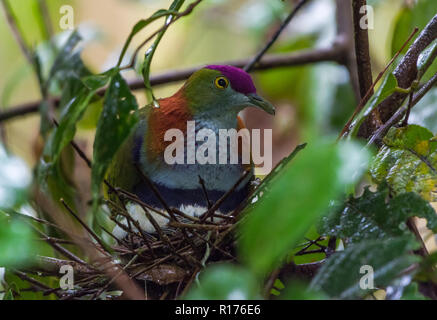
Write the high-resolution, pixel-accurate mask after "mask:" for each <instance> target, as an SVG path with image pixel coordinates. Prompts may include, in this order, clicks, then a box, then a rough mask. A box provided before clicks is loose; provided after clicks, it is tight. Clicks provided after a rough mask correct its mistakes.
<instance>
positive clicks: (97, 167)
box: [92, 73, 139, 200]
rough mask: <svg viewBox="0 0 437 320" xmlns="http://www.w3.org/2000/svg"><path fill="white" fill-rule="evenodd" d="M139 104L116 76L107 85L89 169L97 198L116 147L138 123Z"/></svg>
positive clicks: (120, 78) (118, 75)
mask: <svg viewBox="0 0 437 320" xmlns="http://www.w3.org/2000/svg"><path fill="white" fill-rule="evenodd" d="M138 120H139V116H138V104H137V101H136V99H135V96H133V95H132V93H131V91H130V89H129V86H128V85H127V83H126V81H125V80H124V79H123V78H122V76H121V75H120V74H119V73H117V74H116V75H115V76H114V77H113V78H112V79H111V82H110V84H109V88H108V90H107V91H106V94H105V100H104V103H103V111H102V114H101V116H100V119H99V122H98V125H97V131H96V137H95V140H94V155H93V168H92V192H93V198H94V200H96V199H97V197H98V195H99V191H100V185H101V183H102V181H103V177H104V175H105V173H106V170H107V168H108V166H109V164H110V163H111V160H112V158H113V157H114V155H115V153H116V152H117V150H118V148H119V147H120V146H121V144H122V143H123V142H124V140H125V139H126V138H127V137H128V136H129V134H130V133H131V131H132V129H133V128H134V127H135V124H136V123H137V122H138Z"/></svg>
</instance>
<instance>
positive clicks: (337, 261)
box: [310, 236, 419, 299]
mask: <svg viewBox="0 0 437 320" xmlns="http://www.w3.org/2000/svg"><path fill="white" fill-rule="evenodd" d="M414 249H417V243H416V242H415V240H414V238H413V237H412V236H402V237H397V238H392V239H388V240H385V241H384V243H383V245H381V240H365V241H362V242H360V243H356V244H352V245H350V246H348V247H347V248H346V249H345V250H344V251H338V252H336V253H334V254H333V255H332V256H331V257H330V258H329V259H327V261H326V262H325V263H324V264H323V266H322V267H321V268H320V270H319V271H318V272H317V275H316V276H315V277H314V279H313V280H312V282H311V285H310V288H311V289H313V290H323V291H324V292H325V293H327V294H328V295H329V296H330V297H333V298H339V299H356V298H360V297H364V296H365V295H367V294H368V293H369V292H371V291H372V290H371V289H362V288H361V287H360V280H361V281H363V278H362V277H364V276H366V275H369V274H368V272H369V271H365V272H363V271H364V270H361V273H360V269H361V268H362V267H363V266H370V267H371V268H372V269H373V272H374V273H373V281H374V287H375V289H376V288H380V287H386V286H388V285H390V284H391V283H392V282H393V281H394V280H395V279H396V278H397V277H398V276H399V274H400V273H401V272H402V271H403V270H405V269H406V268H407V267H409V266H410V265H411V264H413V263H414V262H417V261H418V260H419V258H418V257H417V256H413V255H412V254H408V252H409V251H411V250H414Z"/></svg>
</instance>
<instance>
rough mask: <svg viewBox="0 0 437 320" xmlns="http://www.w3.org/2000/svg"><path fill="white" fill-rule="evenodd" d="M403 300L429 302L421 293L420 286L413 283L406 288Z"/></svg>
mask: <svg viewBox="0 0 437 320" xmlns="http://www.w3.org/2000/svg"><path fill="white" fill-rule="evenodd" d="M401 299H402V300H428V299H427V298H426V297H425V296H424V295H423V294H421V293H420V292H419V285H418V284H417V282H413V283H411V284H409V285H408V286H407V287H405V289H404V292H403V294H402V298H401Z"/></svg>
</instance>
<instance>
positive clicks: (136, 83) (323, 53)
mask: <svg viewBox="0 0 437 320" xmlns="http://www.w3.org/2000/svg"><path fill="white" fill-rule="evenodd" d="M342 52H343V46H342V45H341V44H340V43H334V45H333V46H332V47H329V48H318V49H312V50H302V51H299V52H294V53H288V54H271V55H265V56H264V57H263V58H262V60H261V61H259V62H258V64H257V65H256V67H255V68H253V71H255V70H270V69H275V68H283V67H291V66H297V65H305V64H309V63H315V62H325V61H332V62H337V63H341V56H342ZM248 62H249V60H248V59H242V60H233V61H225V62H219V63H215V64H227V65H233V66H235V67H238V68H243V67H244V66H245V65H246V64H247V63H248ZM200 68H202V66H198V67H191V68H187V69H182V70H172V71H169V72H165V73H162V74H158V75H156V76H152V77H150V83H151V84H152V85H154V86H157V85H164V84H169V83H173V82H178V81H183V80H186V79H187V78H188V77H189V76H191V75H192V74H193V73H194V72H195V71H197V70H199V69H200ZM128 85H129V87H130V89H131V90H139V89H144V81H143V79H135V80H131V81H128ZM106 89H107V88H103V89H100V90H99V91H98V92H97V94H98V95H100V96H103V95H104V94H105V92H106ZM59 101H60V98H59V97H57V98H54V99H53V103H54V104H55V106H56V107H58V106H59ZM39 105H40V101H33V102H29V103H25V104H22V105H19V106H15V107H11V108H10V109H9V110H7V111H4V112H0V122H1V121H6V120H9V119H12V118H15V117H20V116H25V115H28V114H30V113H35V112H38V108H39Z"/></svg>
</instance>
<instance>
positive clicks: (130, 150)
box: [104, 106, 150, 200]
mask: <svg viewBox="0 0 437 320" xmlns="http://www.w3.org/2000/svg"><path fill="white" fill-rule="evenodd" d="M149 109H150V108H149V106H146V107H144V108H142V109H140V111H139V118H140V120H139V122H138V123H137V124H136V125H135V128H134V129H133V130H132V132H131V134H130V135H129V137H128V138H127V139H126V140H125V141H124V142H123V144H122V145H121V147H120V148H119V150H118V151H117V153H116V154H115V156H114V158H113V159H112V162H111V164H110V166H109V169H108V171H107V173H106V180H107V181H108V182H109V183H110V184H111V186H112V187H116V188H121V189H124V190H128V191H129V190H132V189H133V187H134V186H135V185H137V184H138V183H139V182H141V180H140V179H141V178H140V175H139V174H138V172H137V169H136V168H135V166H134V164H135V163H138V162H139V157H140V152H141V148H143V141H144V136H145V132H146V131H147V127H148V125H147V122H148V121H147V120H148V115H149V112H148V110H149ZM108 143H110V141H109V142H108ZM104 191H105V196H106V197H107V198H109V199H111V200H117V199H115V195H112V194H110V192H108V191H109V190H108V187H107V186H106V185H105V188H104Z"/></svg>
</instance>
